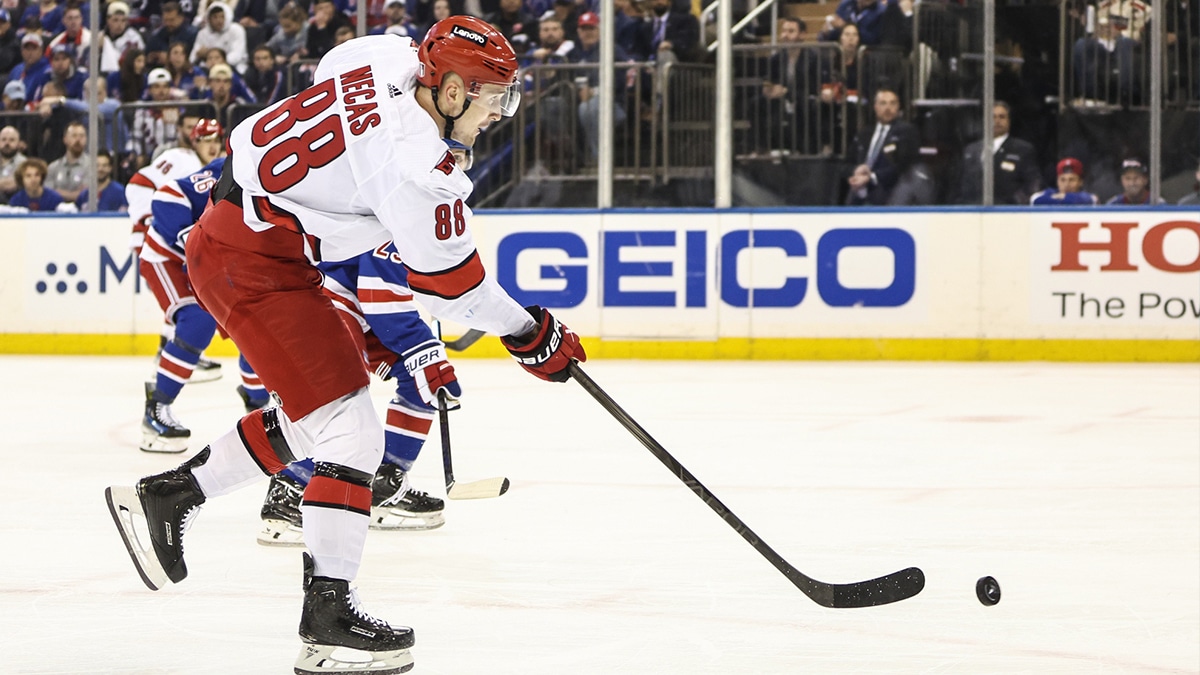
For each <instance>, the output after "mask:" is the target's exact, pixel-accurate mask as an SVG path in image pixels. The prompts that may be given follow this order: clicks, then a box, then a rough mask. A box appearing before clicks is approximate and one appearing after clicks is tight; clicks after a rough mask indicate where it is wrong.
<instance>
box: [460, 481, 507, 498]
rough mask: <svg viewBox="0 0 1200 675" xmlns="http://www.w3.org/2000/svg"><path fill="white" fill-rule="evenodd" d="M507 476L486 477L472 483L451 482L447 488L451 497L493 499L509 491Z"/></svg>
mask: <svg viewBox="0 0 1200 675" xmlns="http://www.w3.org/2000/svg"><path fill="white" fill-rule="evenodd" d="M508 488H509V482H508V479H507V478H485V479H483V480H477V481H472V482H470V483H451V485H450V487H449V488H447V489H446V496H447V497H449V498H450V499H491V498H493V497H499V496H500V495H502V494H504V493H505V492H508Z"/></svg>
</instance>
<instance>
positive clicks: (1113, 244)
mask: <svg viewBox="0 0 1200 675" xmlns="http://www.w3.org/2000/svg"><path fill="white" fill-rule="evenodd" d="M1032 235H1033V253H1032V261H1033V269H1032V284H1031V291H1032V293H1033V299H1032V302H1033V319H1034V321H1037V322H1040V323H1061V322H1070V323H1075V324H1097V325H1139V324H1145V325H1154V324H1157V325H1162V324H1167V325H1189V324H1191V325H1196V324H1200V219H1198V218H1197V217H1195V216H1193V215H1192V214H1189V213H1188V212H1178V211H1177V212H1162V213H1152V212H1140V213H1135V214H1126V213H1122V212H1119V211H1116V212H1114V211H1108V212H1097V213H1089V212H1080V213H1079V214H1078V215H1077V214H1069V215H1068V214H1065V213H1059V214H1056V215H1055V216H1054V217H1047V218H1044V219H1039V220H1038V221H1036V222H1035V223H1034V225H1033V228H1032Z"/></svg>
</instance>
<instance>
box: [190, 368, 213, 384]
mask: <svg viewBox="0 0 1200 675" xmlns="http://www.w3.org/2000/svg"><path fill="white" fill-rule="evenodd" d="M219 379H221V366H220V364H217V367H216V368H199V367H197V368H196V369H195V370H193V371H192V375H191V377H189V378H188V383H189V384H199V383H201V382H216V381H217V380H219Z"/></svg>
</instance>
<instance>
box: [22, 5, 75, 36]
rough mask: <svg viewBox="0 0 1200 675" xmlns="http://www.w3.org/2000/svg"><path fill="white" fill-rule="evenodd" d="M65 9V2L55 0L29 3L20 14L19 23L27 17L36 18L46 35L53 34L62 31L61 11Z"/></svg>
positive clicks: (23, 21)
mask: <svg viewBox="0 0 1200 675" xmlns="http://www.w3.org/2000/svg"><path fill="white" fill-rule="evenodd" d="M64 11H66V3H61V4H60V3H59V2H57V0H41V1H40V2H37V3H32V2H31V3H29V5H27V6H26V7H25V13H24V14H22V15H21V25H25V22H26V21H28V20H29V19H37V20H38V22H39V23H41V25H42V30H44V31H45V32H46V35H47V36H49V35H54V34H56V33H61V32H62V31H63V23H62V18H63V12H64Z"/></svg>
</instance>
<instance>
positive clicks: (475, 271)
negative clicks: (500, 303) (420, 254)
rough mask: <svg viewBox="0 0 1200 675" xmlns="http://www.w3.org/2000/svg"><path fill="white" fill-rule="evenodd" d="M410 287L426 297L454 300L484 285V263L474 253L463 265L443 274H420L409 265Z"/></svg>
mask: <svg viewBox="0 0 1200 675" xmlns="http://www.w3.org/2000/svg"><path fill="white" fill-rule="evenodd" d="M404 267H405V268H407V269H408V287H409V288H411V289H412V290H414V291H417V292H419V293H424V294H426V295H436V296H438V297H440V298H446V299H447V300H453V299H455V298H458V297H461V296H463V295H465V294H466V293H467V292H469V291H470V290H471V289H473V288H475V287H476V286H478V285H479V284H482V283H483V275H484V271H483V262H482V261H480V260H479V252H478V251H472V252H471V255H470V256H469V257H468V258H467V259H466V260H464V261H462V263H460V264H458V265H457V266H455V267H452V268H450V269H448V270H443V271H441V272H432V273H429V274H426V273H425V272H418V271H417V270H414V269H413V268H411V267H409V266H408V265H405V266H404Z"/></svg>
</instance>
